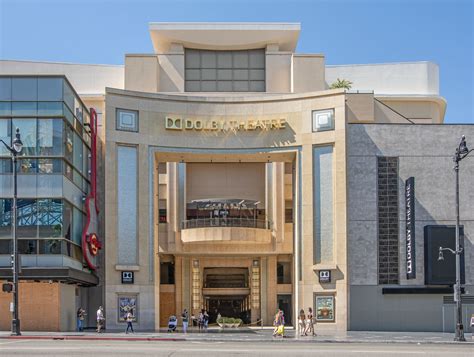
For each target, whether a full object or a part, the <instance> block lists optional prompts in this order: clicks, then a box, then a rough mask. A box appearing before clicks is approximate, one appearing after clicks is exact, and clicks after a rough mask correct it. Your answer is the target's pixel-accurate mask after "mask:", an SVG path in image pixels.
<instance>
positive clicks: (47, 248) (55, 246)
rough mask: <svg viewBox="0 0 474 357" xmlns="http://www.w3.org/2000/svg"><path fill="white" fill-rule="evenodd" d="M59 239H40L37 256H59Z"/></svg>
mask: <svg viewBox="0 0 474 357" xmlns="http://www.w3.org/2000/svg"><path fill="white" fill-rule="evenodd" d="M61 243H62V241H61V239H41V240H40V241H39V254H61Z"/></svg>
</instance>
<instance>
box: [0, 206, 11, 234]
mask: <svg viewBox="0 0 474 357" xmlns="http://www.w3.org/2000/svg"><path fill="white" fill-rule="evenodd" d="M11 236H12V200H11V199H9V198H0V238H8V237H11Z"/></svg>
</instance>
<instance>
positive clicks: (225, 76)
mask: <svg viewBox="0 0 474 357" xmlns="http://www.w3.org/2000/svg"><path fill="white" fill-rule="evenodd" d="M217 79H218V80H220V81H222V80H224V81H230V80H232V70H231V69H218V70H217Z"/></svg>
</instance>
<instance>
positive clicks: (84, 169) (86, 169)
mask: <svg viewBox="0 0 474 357" xmlns="http://www.w3.org/2000/svg"><path fill="white" fill-rule="evenodd" d="M83 150H84V155H83V161H82V172H83V174H84V176H85V177H87V178H88V179H90V177H91V176H90V174H89V155H90V150H89V149H88V148H87V146H86V145H85V144H84V146H83Z"/></svg>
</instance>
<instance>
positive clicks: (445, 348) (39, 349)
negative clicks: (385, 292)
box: [0, 340, 474, 357]
mask: <svg viewBox="0 0 474 357" xmlns="http://www.w3.org/2000/svg"><path fill="white" fill-rule="evenodd" d="M94 355H95V356H101V357H102V356H173V357H179V356H206V357H211V356H220V357H222V356H223V355H225V356H285V357H287V356H310V355H311V356H328V357H330V356H352V357H354V356H430V357H431V356H456V357H461V356H469V357H472V356H474V347H473V346H472V345H470V346H468V345H464V346H463V345H441V344H424V345H416V344H400V343H396V344H381V343H380V344H365V343H364V344H360V343H324V344H323V343H305V342H302V343H299V342H287V341H279V342H265V343H263V342H204V341H203V342H197V341H196V342H190V341H187V342H183V341H181V342H180V341H177V342H168V341H152V342H151V341H144V342H141V341H131V342H127V341H54V340H3V341H0V356H48V357H54V356H61V357H64V356H82V357H83V356H94Z"/></svg>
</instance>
